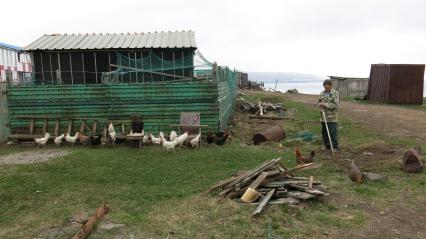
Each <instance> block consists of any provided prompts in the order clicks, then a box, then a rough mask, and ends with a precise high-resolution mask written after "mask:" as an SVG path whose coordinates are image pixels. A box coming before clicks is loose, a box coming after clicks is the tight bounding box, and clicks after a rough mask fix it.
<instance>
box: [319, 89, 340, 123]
mask: <svg viewBox="0 0 426 239" xmlns="http://www.w3.org/2000/svg"><path fill="white" fill-rule="evenodd" d="M318 101H319V102H324V103H326V105H325V107H324V112H325V118H326V119H327V122H337V121H338V112H337V108H338V107H339V92H337V91H336V90H334V89H332V90H331V91H330V93H327V92H325V91H322V92H321V94H320V96H319V99H318ZM323 121H324V119H323V116H322V112H321V122H323Z"/></svg>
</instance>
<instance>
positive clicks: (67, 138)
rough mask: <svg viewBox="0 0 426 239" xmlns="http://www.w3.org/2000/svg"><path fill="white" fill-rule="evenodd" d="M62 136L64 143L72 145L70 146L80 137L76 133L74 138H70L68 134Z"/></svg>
mask: <svg viewBox="0 0 426 239" xmlns="http://www.w3.org/2000/svg"><path fill="white" fill-rule="evenodd" d="M64 135H65V141H67V142H68V143H70V144H72V146H74V144H75V142H77V139H78V135H80V133H79V132H76V133H75V135H74V136H70V135H69V134H64Z"/></svg>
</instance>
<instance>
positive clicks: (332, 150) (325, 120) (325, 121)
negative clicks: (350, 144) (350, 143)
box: [321, 109, 335, 158]
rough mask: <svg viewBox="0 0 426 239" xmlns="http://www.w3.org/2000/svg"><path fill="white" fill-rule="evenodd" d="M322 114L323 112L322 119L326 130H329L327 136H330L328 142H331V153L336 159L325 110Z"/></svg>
mask: <svg viewBox="0 0 426 239" xmlns="http://www.w3.org/2000/svg"><path fill="white" fill-rule="evenodd" d="M321 112H322V117H323V118H324V124H325V128H326V129H327V135H328V140H329V141H328V142H330V148H331V153H332V154H333V158H335V156H334V147H333V142H332V141H331V135H330V130H329V129H328V124H327V119H326V117H325V112H324V110H323V109H321Z"/></svg>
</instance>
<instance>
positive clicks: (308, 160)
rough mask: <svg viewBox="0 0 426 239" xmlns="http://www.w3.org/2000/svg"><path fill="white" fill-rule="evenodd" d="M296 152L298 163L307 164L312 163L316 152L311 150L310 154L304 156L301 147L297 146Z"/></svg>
mask: <svg viewBox="0 0 426 239" xmlns="http://www.w3.org/2000/svg"><path fill="white" fill-rule="evenodd" d="M294 153H295V154H296V162H297V164H307V163H312V162H313V161H314V156H315V152H314V151H311V153H310V154H309V156H303V155H302V152H301V151H300V147H297V148H296V149H295V150H294Z"/></svg>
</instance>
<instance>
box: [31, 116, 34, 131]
mask: <svg viewBox="0 0 426 239" xmlns="http://www.w3.org/2000/svg"><path fill="white" fill-rule="evenodd" d="M30 134H34V119H33V118H31V119H30Z"/></svg>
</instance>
